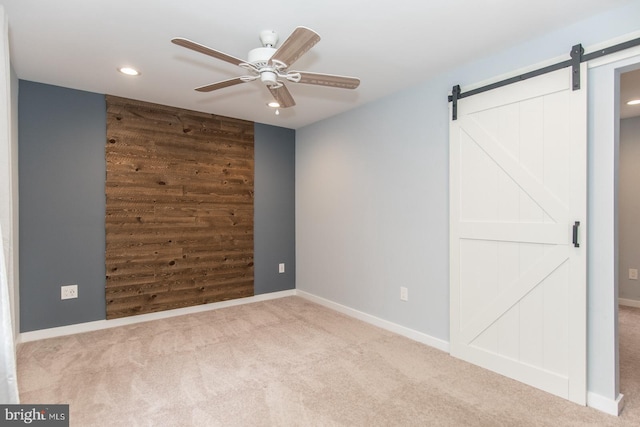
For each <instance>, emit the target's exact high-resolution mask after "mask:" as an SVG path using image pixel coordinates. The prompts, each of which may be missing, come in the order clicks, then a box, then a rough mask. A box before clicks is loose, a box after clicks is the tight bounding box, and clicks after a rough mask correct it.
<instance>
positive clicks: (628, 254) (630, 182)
mask: <svg viewBox="0 0 640 427" xmlns="http://www.w3.org/2000/svg"><path fill="white" fill-rule="evenodd" d="M639 166H640V116H639V117H631V118H628V119H624V120H621V121H620V175H619V176H620V181H619V194H618V198H619V201H618V209H619V217H618V225H619V231H620V238H619V240H618V248H619V252H618V261H619V263H618V265H619V268H620V270H619V272H618V284H619V288H618V296H619V297H620V298H624V299H632V300H636V301H639V302H640V280H630V279H629V269H630V268H635V269H640V167H639Z"/></svg>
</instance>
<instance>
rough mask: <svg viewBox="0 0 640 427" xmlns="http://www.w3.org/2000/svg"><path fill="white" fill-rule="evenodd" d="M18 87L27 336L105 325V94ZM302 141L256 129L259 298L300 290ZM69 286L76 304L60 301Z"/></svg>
mask: <svg viewBox="0 0 640 427" xmlns="http://www.w3.org/2000/svg"><path fill="white" fill-rule="evenodd" d="M19 88H20V95H19V133H20V135H19V168H20V172H19V178H20V186H19V190H20V218H19V219H20V314H21V332H28V331H33V330H38V329H44V328H52V327H56V326H63V325H71V324H76V323H83V322H88V321H93V320H102V319H105V298H104V286H105V265H104V249H105V237H104V216H105V197H104V185H105V174H106V169H105V154H104V140H105V135H106V133H105V132H106V105H105V100H104V95H100V94H95V93H89V92H82V91H77V90H72V89H67V88H61V87H56V86H50V85H45V84H40V83H33V82H29V81H23V80H21V81H20V87H19ZM294 143H295V131H293V130H289V129H283V128H277V127H273V126H267V125H256V139H255V174H256V176H255V180H256V184H255V205H254V210H255V212H254V215H255V218H254V220H255V230H254V231H255V253H254V258H255V293H256V294H263V293H268V292H274V291H279V290H285V289H293V288H294V287H295V249H294V248H295V221H294V206H295V201H294V197H295V193H294V177H295V174H294V170H295V157H294V156H295V147H294ZM280 262H284V263H286V269H285V273H284V274H278V263H280ZM70 283H75V284H78V285H79V289H78V294H79V297H78V299H71V300H64V301H62V300H60V286H61V285H63V284H70Z"/></svg>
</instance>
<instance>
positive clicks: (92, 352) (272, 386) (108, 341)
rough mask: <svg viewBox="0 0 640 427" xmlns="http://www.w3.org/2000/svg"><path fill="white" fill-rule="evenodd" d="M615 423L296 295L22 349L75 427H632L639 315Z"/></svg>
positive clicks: (43, 393)
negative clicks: (621, 405) (622, 400)
mask: <svg viewBox="0 0 640 427" xmlns="http://www.w3.org/2000/svg"><path fill="white" fill-rule="evenodd" d="M620 319H621V320H620V324H621V328H620V329H621V331H620V341H621V358H622V368H621V371H622V372H621V373H622V375H621V376H622V386H621V387H622V392H623V393H625V395H626V399H627V404H626V408H625V410H624V412H623V414H622V416H620V417H618V418H616V417H613V416H609V415H606V414H603V413H601V412H598V411H596V410H593V409H591V408H585V407H581V406H578V405H575V404H572V403H570V402H567V401H564V400H563V399H559V398H556V397H554V396H551V395H549V394H547V393H544V392H541V391H538V390H535V389H533V388H531V387H528V386H525V385H523V384H520V383H518V382H515V381H512V380H509V379H507V378H504V377H502V376H499V375H496V374H493V373H491V372H489V371H486V370H483V369H480V368H478V367H475V366H473V365H470V364H468V363H465V362H462V361H459V360H457V359H454V358H452V357H450V356H449V355H448V354H446V353H443V352H441V351H439V350H435V349H433V348H430V347H428V346H425V345H422V344H419V343H417V342H414V341H411V340H409V339H407V338H404V337H401V336H398V335H395V334H393V333H390V332H387V331H385V330H382V329H378V328H376V327H373V326H371V325H368V324H366V323H363V322H360V321H358V320H355V319H352V318H349V317H347V316H344V315H342V314H339V313H336V312H334V311H332V310H329V309H327V308H325V307H322V306H319V305H317V304H314V303H311V302H309V301H307V300H304V299H302V298H299V297H288V298H282V299H277V300H271V301H265V302H259V303H253V304H247V305H242V306H236V307H230V308H225V309H219V310H214V311H209V312H203V313H199V314H193V315H188V316H181V317H174V318H171V319H166V320H158V321H153V322H147V323H142V324H137V325H131V326H123V327H119V328H112V329H107V330H102V331H96V332H90V333H85V334H78V335H74V336H68V337H61V338H53V339H48V340H42V341H36V342H30V343H25V344H22V345H21V346H20V348H19V351H18V375H19V384H20V390H21V399H22V402H23V403H69V404H70V412H71V415H70V418H71V425H72V426H82V427H85V426H127V427H128V426H316V425H322V426H426V425H429V426H431V425H437V426H476V425H477V426H558V425H570V426H627V425H629V426H630V425H640V376H639V375H640V374H639V373H638V372H640V369H638V367H639V366H640V365H638V362H639V357H640V327H639V326H638V325H640V309H628V308H622V309H621V313H620Z"/></svg>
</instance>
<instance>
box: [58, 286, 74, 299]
mask: <svg viewBox="0 0 640 427" xmlns="http://www.w3.org/2000/svg"><path fill="white" fill-rule="evenodd" d="M71 298H78V285H64V286H60V299H71Z"/></svg>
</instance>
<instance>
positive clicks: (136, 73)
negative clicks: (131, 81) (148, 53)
mask: <svg viewBox="0 0 640 427" xmlns="http://www.w3.org/2000/svg"><path fill="white" fill-rule="evenodd" d="M118 71H120V72H121V73H122V74H126V75H127V76H139V75H140V71H138V70H136V69H135V68H131V67H121V68H118Z"/></svg>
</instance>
